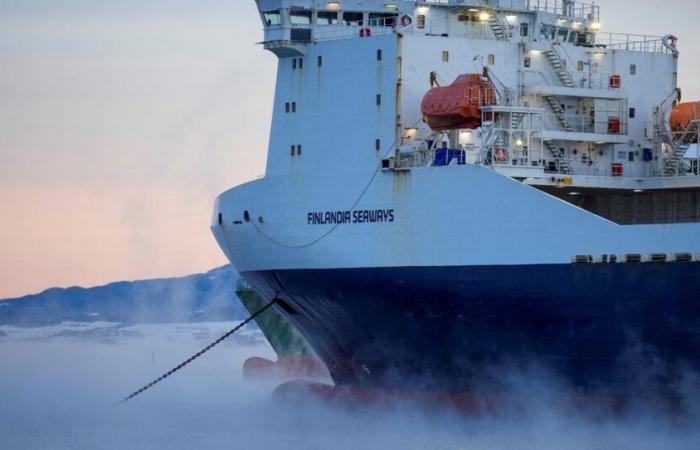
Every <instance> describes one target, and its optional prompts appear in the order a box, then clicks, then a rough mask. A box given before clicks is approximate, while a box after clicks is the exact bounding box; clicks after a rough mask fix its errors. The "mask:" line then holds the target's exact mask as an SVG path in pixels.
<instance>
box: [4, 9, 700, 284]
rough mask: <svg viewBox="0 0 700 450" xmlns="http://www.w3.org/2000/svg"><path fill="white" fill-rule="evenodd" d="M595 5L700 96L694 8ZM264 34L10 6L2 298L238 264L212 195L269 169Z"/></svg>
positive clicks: (217, 12) (234, 25) (226, 12)
mask: <svg viewBox="0 0 700 450" xmlns="http://www.w3.org/2000/svg"><path fill="white" fill-rule="evenodd" d="M598 3H599V4H600V5H601V9H602V11H601V13H602V20H601V22H602V26H603V31H615V32H627V33H636V34H650V35H663V34H667V33H673V34H675V35H676V36H678V37H679V46H680V49H681V65H680V74H679V83H680V85H681V87H682V88H683V91H684V97H685V98H686V99H700V63H697V61H698V60H700V58H699V57H700V26H698V19H697V18H698V17H700V14H699V13H700V4H699V3H697V0H674V1H673V2H661V1H658V0H655V1H650V0H636V1H633V0H601V1H599V2H598ZM670 5H672V8H673V9H671V7H670ZM261 40H262V32H261V24H260V22H259V18H258V16H257V12H256V10H255V2H253V1H252V0H167V1H166V0H120V1H118V2H115V1H112V0H60V1H59V0H0V298H3V297H12V296H19V295H23V294H27V293H33V292H38V291H41V290H43V289H45V288H48V287H52V286H72V285H83V286H91V285H99V284H105V283H108V282H111V281H115V280H122V279H142V278H153V277H166V276H176V275H183V274H188V273H193V272H201V271H205V270H208V269H211V268H213V267H215V266H218V265H223V264H225V263H226V260H225V258H224V256H223V254H222V253H221V252H220V250H219V249H218V247H217V245H216V243H215V242H214V239H213V238H212V237H211V234H210V232H209V221H210V216H211V211H212V207H213V201H214V197H215V196H216V195H217V194H219V193H220V192H222V191H224V190H226V189H228V188H229V187H232V186H234V185H237V184H240V183H242V182H245V181H248V180H251V179H255V178H257V177H258V176H260V175H262V174H263V173H264V172H265V159H266V148H267V141H268V135H269V129H270V118H271V108H272V98H273V93H274V80H275V67H276V58H275V57H274V55H272V54H271V53H269V52H265V51H264V50H263V49H262V48H260V46H259V45H256V43H257V42H259V41H261Z"/></svg>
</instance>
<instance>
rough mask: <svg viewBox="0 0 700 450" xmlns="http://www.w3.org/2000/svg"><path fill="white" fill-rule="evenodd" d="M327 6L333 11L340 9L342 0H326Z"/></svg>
mask: <svg viewBox="0 0 700 450" xmlns="http://www.w3.org/2000/svg"><path fill="white" fill-rule="evenodd" d="M326 8H327V9H329V10H331V11H336V10H338V9H340V2H326Z"/></svg>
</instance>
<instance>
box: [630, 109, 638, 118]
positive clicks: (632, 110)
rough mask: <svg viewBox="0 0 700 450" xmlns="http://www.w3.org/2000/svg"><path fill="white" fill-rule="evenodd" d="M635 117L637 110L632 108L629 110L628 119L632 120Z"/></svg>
mask: <svg viewBox="0 0 700 450" xmlns="http://www.w3.org/2000/svg"><path fill="white" fill-rule="evenodd" d="M636 115H637V110H636V109H634V108H630V119H634V116H636Z"/></svg>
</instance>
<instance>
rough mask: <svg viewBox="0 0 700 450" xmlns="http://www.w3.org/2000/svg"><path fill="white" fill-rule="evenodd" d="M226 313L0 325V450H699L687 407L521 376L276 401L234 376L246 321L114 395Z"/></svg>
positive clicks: (211, 334)
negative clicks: (487, 400)
mask: <svg viewBox="0 0 700 450" xmlns="http://www.w3.org/2000/svg"><path fill="white" fill-rule="evenodd" d="M233 325H234V323H231V322H227V323H206V324H183V325H172V324H171V325H138V326H131V327H120V326H117V325H114V324H106V323H103V324H91V325H89V326H86V325H81V324H67V325H64V326H62V327H50V328H42V329H19V328H12V327H1V328H2V331H3V332H5V333H6V335H4V336H3V335H2V333H0V336H2V337H0V356H1V357H2V365H0V399H2V401H1V402H0V448H2V449H8V450H11V449H126V448H128V449H159V448H164V449H165V448H167V449H219V448H222V449H223V448H226V449H232V448H242V449H269V448H282V449H328V448H332V449H334V450H342V449H356V448H382V449H426V450H427V449H435V450H437V449H562V448H564V449H697V448H700V430H698V427H697V426H696V423H699V422H697V421H695V420H694V419H693V418H694V417H697V416H696V415H695V414H694V413H693V412H690V413H689V414H690V416H689V417H684V418H682V419H679V418H678V417H673V418H672V417H668V416H665V415H662V414H660V413H658V412H655V411H654V410H653V409H646V408H641V407H640V408H639V409H635V410H632V411H631V412H629V413H627V414H625V415H623V416H617V417H614V418H611V417H610V416H607V415H595V414H591V413H585V414H584V413H580V412H577V411H576V410H573V409H570V408H565V407H563V406H561V405H559V404H558V403H557V401H556V400H555V398H556V395H552V394H553V393H555V392H556V389H554V388H552V389H551V390H550V389H549V388H548V387H547V386H542V385H541V384H538V383H534V382H532V380H530V381H526V382H523V381H522V380H520V381H519V383H521V386H522V387H523V388H524V389H527V390H528V392H527V393H528V394H529V399H530V401H529V402H528V406H527V408H525V409H521V408H517V409H513V410H512V411H501V412H499V413H496V414H482V415H480V416H466V415H460V414H455V413H450V412H448V411H437V412H436V411H425V410H422V409H421V408H417V407H415V406H409V405H406V404H396V405H394V406H393V407H387V408H383V409H381V410H372V409H369V408H359V409H358V408H354V409H348V408H338V407H330V406H328V405H325V406H324V405H319V404H316V403H314V402H312V401H307V402H304V403H303V404H285V403H280V402H279V401H276V400H273V399H272V397H271V393H272V391H273V390H274V387H275V385H276V384H275V383H274V382H258V383H255V382H249V381H247V382H246V381H244V380H243V379H242V375H241V366H242V363H243V361H244V360H245V358H247V357H249V356H253V355H256V356H263V357H271V356H272V351H271V349H270V348H269V347H268V346H267V345H266V344H265V343H264V342H263V341H262V338H261V335H260V333H259V332H257V331H255V330H251V329H248V330H247V331H246V332H245V333H243V335H241V336H238V337H236V338H234V339H232V340H230V341H227V342H224V343H223V344H221V345H220V346H219V347H217V348H215V349H214V350H212V351H211V352H210V353H208V354H206V355H205V356H204V357H202V358H201V359H199V360H197V361H195V362H194V363H193V364H191V365H190V366H188V367H186V368H184V369H183V370H182V371H180V372H178V373H177V374H176V375H175V376H173V377H171V378H168V379H167V380H165V381H164V382H163V383H161V384H159V385H157V386H156V387H154V388H153V389H151V390H149V391H147V392H146V393H144V394H143V395H141V396H139V397H137V398H136V399H134V400H132V401H130V402H128V403H126V404H123V405H120V406H117V402H118V401H119V399H121V398H122V397H124V396H125V395H127V394H129V393H130V392H132V391H134V390H135V389H137V388H139V387H140V386H141V385H143V384H145V383H146V382H148V381H150V380H152V379H153V378H155V377H157V376H158V375H160V373H161V372H164V371H166V370H168V369H170V368H171V367H172V366H175V365H176V364H177V363H179V362H180V361H181V360H183V359H185V358H186V357H188V356H189V355H190V354H192V353H194V352H195V351H197V350H199V349H200V348H202V347H204V346H205V345H206V344H207V343H208V342H209V341H211V340H213V339H215V338H216V337H217V336H219V335H220V334H221V333H223V332H224V331H225V330H227V329H229V328H231V327H232V326H233Z"/></svg>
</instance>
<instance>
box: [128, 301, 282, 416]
mask: <svg viewBox="0 0 700 450" xmlns="http://www.w3.org/2000/svg"><path fill="white" fill-rule="evenodd" d="M275 303H277V299H274V300H272V301H271V302H269V303H268V304H266V305H265V306H263V307H262V308H260V309H259V310H258V311H256V312H255V313H254V314H252V315H251V316H250V317H248V318H247V319H246V320H244V321H243V322H241V323H240V324H238V325H237V326H236V327H235V328H233V329H232V330H230V331H229V332H227V333H226V334H224V335H223V336H221V337H220V338H219V339H217V340H215V341H214V342H212V343H211V344H209V345H207V346H206V347H204V348H203V349H202V350H200V351H199V352H197V353H196V354H194V355H192V356H191V357H189V358H188V359H186V360H185V361H183V362H182V363H180V364H179V365H178V366H177V367H175V368H173V369H171V370H170V371H168V372H166V373H164V374H163V375H161V376H160V377H158V378H156V379H155V380H153V381H151V382H150V383H148V384H147V385H145V386H144V387H142V388H141V389H139V390H138V391H135V392H134V393H132V394H131V395H129V396H127V397H124V398H123V399H122V400H121V401H120V402H119V403H118V404H119V405H121V404H123V403H126V402H128V401H129V400H131V399H132V398H134V397H136V396H138V395H140V394H143V393H144V392H145V391H147V390H148V389H150V388H152V387H153V386H155V385H156V384H158V383H160V382H161V381H163V380H165V379H166V378H168V377H169V376H170V375H172V374H174V373H175V372H177V371H178V370H180V369H182V368H183V367H185V366H186V365H188V364H189V363H191V362H192V361H194V360H195V359H197V358H199V357H200V356H202V355H203V354H205V353H206V352H208V351H209V350H211V349H212V348H214V347H215V346H217V345H219V344H220V343H221V342H223V341H224V340H225V339H226V338H228V337H229V336H231V335H232V334H234V333H235V332H236V331H238V330H240V329H241V328H243V327H244V326H246V325H248V324H249V323H250V322H251V321H253V320H254V319H255V318H256V317H258V316H259V315H260V314H262V313H264V312H265V311H267V310H268V309H269V308H270V307H271V306H272V305H274V304H275Z"/></svg>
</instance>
